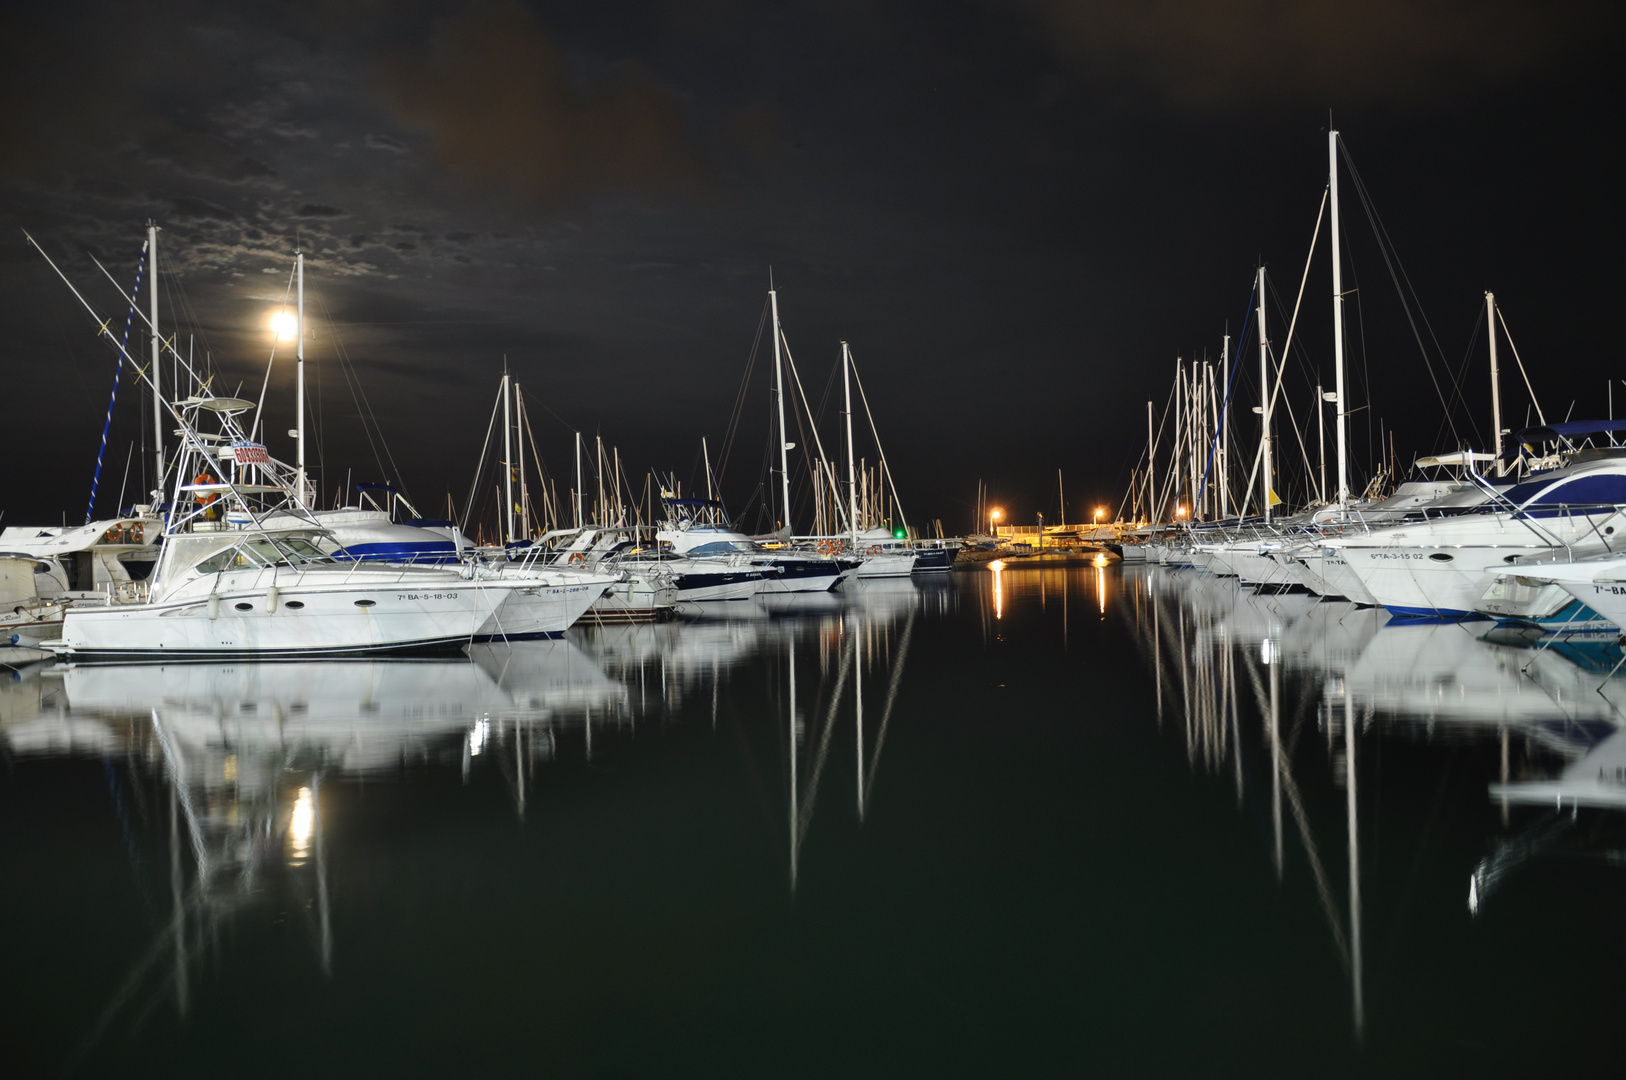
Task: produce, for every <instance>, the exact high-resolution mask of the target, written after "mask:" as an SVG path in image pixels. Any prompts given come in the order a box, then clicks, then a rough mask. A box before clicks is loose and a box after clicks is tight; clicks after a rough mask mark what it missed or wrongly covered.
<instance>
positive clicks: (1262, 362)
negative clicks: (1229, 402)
mask: <svg viewBox="0 0 1626 1080" xmlns="http://www.w3.org/2000/svg"><path fill="white" fill-rule="evenodd" d="M1256 289H1257V290H1258V293H1259V392H1260V397H1261V400H1262V401H1264V405H1263V406H1262V407H1261V408H1260V410H1259V417H1260V419H1261V420H1262V421H1264V422H1263V423H1262V424H1261V425H1260V427H1259V445H1260V447H1261V448H1262V449H1263V452H1264V459H1265V471H1264V476H1263V477H1262V478H1261V480H1260V485H1259V487H1260V493H1261V494H1260V499H1259V501H1260V502H1261V503H1262V504H1263V505H1264V508H1265V524H1266V525H1269V524H1270V519H1271V512H1270V468H1271V461H1270V341H1269V339H1268V338H1266V337H1265V268H1264V267H1263V266H1261V267H1260V268H1259V281H1258V284H1257V285H1256Z"/></svg>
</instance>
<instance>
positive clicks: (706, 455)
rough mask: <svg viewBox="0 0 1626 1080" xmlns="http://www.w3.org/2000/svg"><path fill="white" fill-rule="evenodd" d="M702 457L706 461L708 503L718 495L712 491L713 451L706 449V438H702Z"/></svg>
mask: <svg viewBox="0 0 1626 1080" xmlns="http://www.w3.org/2000/svg"><path fill="white" fill-rule="evenodd" d="M700 456H701V457H702V458H704V459H705V460H706V501H707V502H711V501H712V500H714V499H715V498H717V496H716V495H714V494H712V491H711V451H710V450H707V449H706V437H705V436H704V435H702V436H700Z"/></svg>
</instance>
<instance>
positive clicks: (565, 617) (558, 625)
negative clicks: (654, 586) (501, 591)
mask: <svg viewBox="0 0 1626 1080" xmlns="http://www.w3.org/2000/svg"><path fill="white" fill-rule="evenodd" d="M612 584H613V581H612V580H611V579H610V578H607V577H606V578H602V579H599V580H597V581H594V580H592V579H585V580H583V581H570V580H566V581H562V582H559V583H557V584H545V583H543V582H540V581H539V582H537V583H536V584H534V585H525V586H521V587H520V588H517V589H514V590H513V591H512V592H511V593H509V595H508V599H506V600H504V601H503V602H502V604H501V605H500V606H498V608H497V610H496V612H495V613H494V614H493V615H492V616H491V618H489V619H487V620H486V621H485V622H484V623H483V624H482V625H481V627H480V630H479V633H477V634H475V635H474V638H475V640H476V641H504V640H508V641H512V640H524V639H526V638H543V637H558V636H559V635H560V634H562V633H564V632H565V631H566V630H568V629H570V627H571V625H572V624H573V623H575V621H576V620H577V619H579V618H581V617H582V615H583V614H585V613H586V612H587V609H588V608H590V607H592V606H593V604H594V603H596V602H597V601H598V599H599V598H600V597H601V596H603V595H604V593H605V591H606V590H608V589H609V587H610V586H611V585H612Z"/></svg>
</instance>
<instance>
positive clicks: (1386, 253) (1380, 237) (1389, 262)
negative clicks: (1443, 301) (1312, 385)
mask: <svg viewBox="0 0 1626 1080" xmlns="http://www.w3.org/2000/svg"><path fill="white" fill-rule="evenodd" d="M1338 148H1339V150H1340V151H1341V152H1342V154H1343V158H1344V164H1345V165H1346V166H1348V168H1349V173H1350V177H1351V179H1353V180H1354V181H1355V193H1356V194H1357V195H1359V196H1360V200H1361V206H1362V208H1363V209H1364V210H1365V211H1366V219H1367V223H1368V224H1369V225H1371V226H1372V232H1373V235H1374V236H1375V237H1376V238H1377V241H1378V252H1379V254H1381V255H1382V256H1383V264H1384V266H1385V267H1386V268H1387V269H1388V271H1389V280H1390V281H1391V282H1393V283H1394V287H1395V292H1396V293H1397V294H1398V295H1399V297H1400V308H1401V310H1402V311H1404V312H1405V313H1406V322H1407V324H1408V325H1409V326H1410V327H1411V332H1412V337H1413V338H1414V339H1415V340H1416V341H1417V351H1418V352H1419V353H1421V354H1422V357H1423V366H1424V367H1426V368H1428V378H1429V381H1430V382H1431V383H1433V384H1434V393H1435V394H1436V396H1438V397H1439V399H1440V405H1441V407H1442V408H1444V409H1445V410H1446V416H1447V417H1448V418H1450V415H1451V414H1450V405H1449V404H1448V403H1447V401H1446V397H1445V391H1444V390H1443V389H1441V387H1440V380H1439V377H1438V376H1437V375H1435V373H1434V364H1433V361H1432V360H1430V359H1429V354H1428V348H1427V346H1425V345H1424V344H1423V335H1422V333H1421V332H1420V331H1419V330H1418V329H1417V318H1418V316H1420V317H1421V318H1422V320H1423V326H1424V328H1426V329H1427V330H1428V336H1429V337H1430V338H1432V339H1433V340H1434V347H1435V349H1436V350H1437V351H1439V352H1440V358H1441V361H1442V363H1443V362H1444V358H1445V353H1444V351H1443V350H1440V348H1439V344H1440V343H1439V339H1438V338H1437V337H1435V335H1434V328H1433V327H1432V326H1430V325H1429V322H1428V315H1427V314H1426V313H1425V312H1423V310H1422V301H1421V300H1419V299H1418V297H1417V290H1416V289H1414V288H1413V287H1412V284H1411V278H1410V276H1409V275H1407V274H1406V269H1405V267H1404V266H1399V263H1400V255H1399V253H1398V252H1395V251H1394V250H1393V242H1392V241H1391V240H1390V239H1389V231H1388V229H1386V228H1384V226H1383V222H1382V219H1381V218H1380V217H1379V216H1378V212H1377V208H1376V207H1375V206H1374V205H1373V204H1372V200H1371V197H1370V196H1369V195H1368V193H1367V190H1366V185H1365V184H1364V183H1363V182H1362V181H1361V174H1360V172H1359V171H1358V170H1357V169H1356V168H1355V162H1354V160H1353V158H1351V156H1350V153H1349V147H1347V146H1346V145H1344V140H1343V137H1342V136H1340V137H1339V139H1338ZM1397 266H1399V270H1398V273H1397V271H1396V267H1397ZM1402 280H1404V281H1405V288H1404V289H1403V288H1402V287H1401V281H1402ZM1407 290H1410V292H1411V295H1412V300H1413V302H1415V303H1416V305H1417V309H1418V311H1417V316H1414V315H1413V314H1412V305H1411V304H1408V303H1407V302H1406V292H1407ZM1446 373H1447V374H1448V375H1449V374H1450V371H1449V370H1447V372H1446ZM1370 400H1371V399H1370V398H1368V401H1370ZM1340 404H1342V403H1340ZM1451 437H1452V438H1453V439H1457V440H1460V439H1461V438H1462V436H1461V434H1460V433H1459V432H1458V431H1457V425H1456V421H1455V419H1451Z"/></svg>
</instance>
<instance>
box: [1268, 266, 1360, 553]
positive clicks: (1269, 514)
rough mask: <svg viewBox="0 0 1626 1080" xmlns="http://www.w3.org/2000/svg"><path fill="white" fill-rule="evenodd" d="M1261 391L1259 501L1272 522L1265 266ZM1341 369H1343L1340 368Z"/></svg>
mask: <svg viewBox="0 0 1626 1080" xmlns="http://www.w3.org/2000/svg"><path fill="white" fill-rule="evenodd" d="M1257 291H1258V293H1259V393H1260V400H1262V401H1263V402H1264V405H1263V406H1261V407H1260V409H1259V416H1260V419H1261V420H1262V421H1263V423H1261V424H1260V426H1259V445H1260V447H1261V449H1262V451H1263V454H1264V459H1265V470H1264V474H1263V476H1261V477H1260V482H1259V486H1260V496H1259V501H1260V503H1261V504H1262V505H1263V506H1264V508H1265V524H1266V525H1269V524H1270V519H1271V512H1270V468H1271V461H1270V342H1269V340H1268V339H1267V338H1266V337H1265V268H1264V267H1263V266H1261V267H1260V268H1259V282H1258V285H1257ZM1340 370H1341V369H1340Z"/></svg>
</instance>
